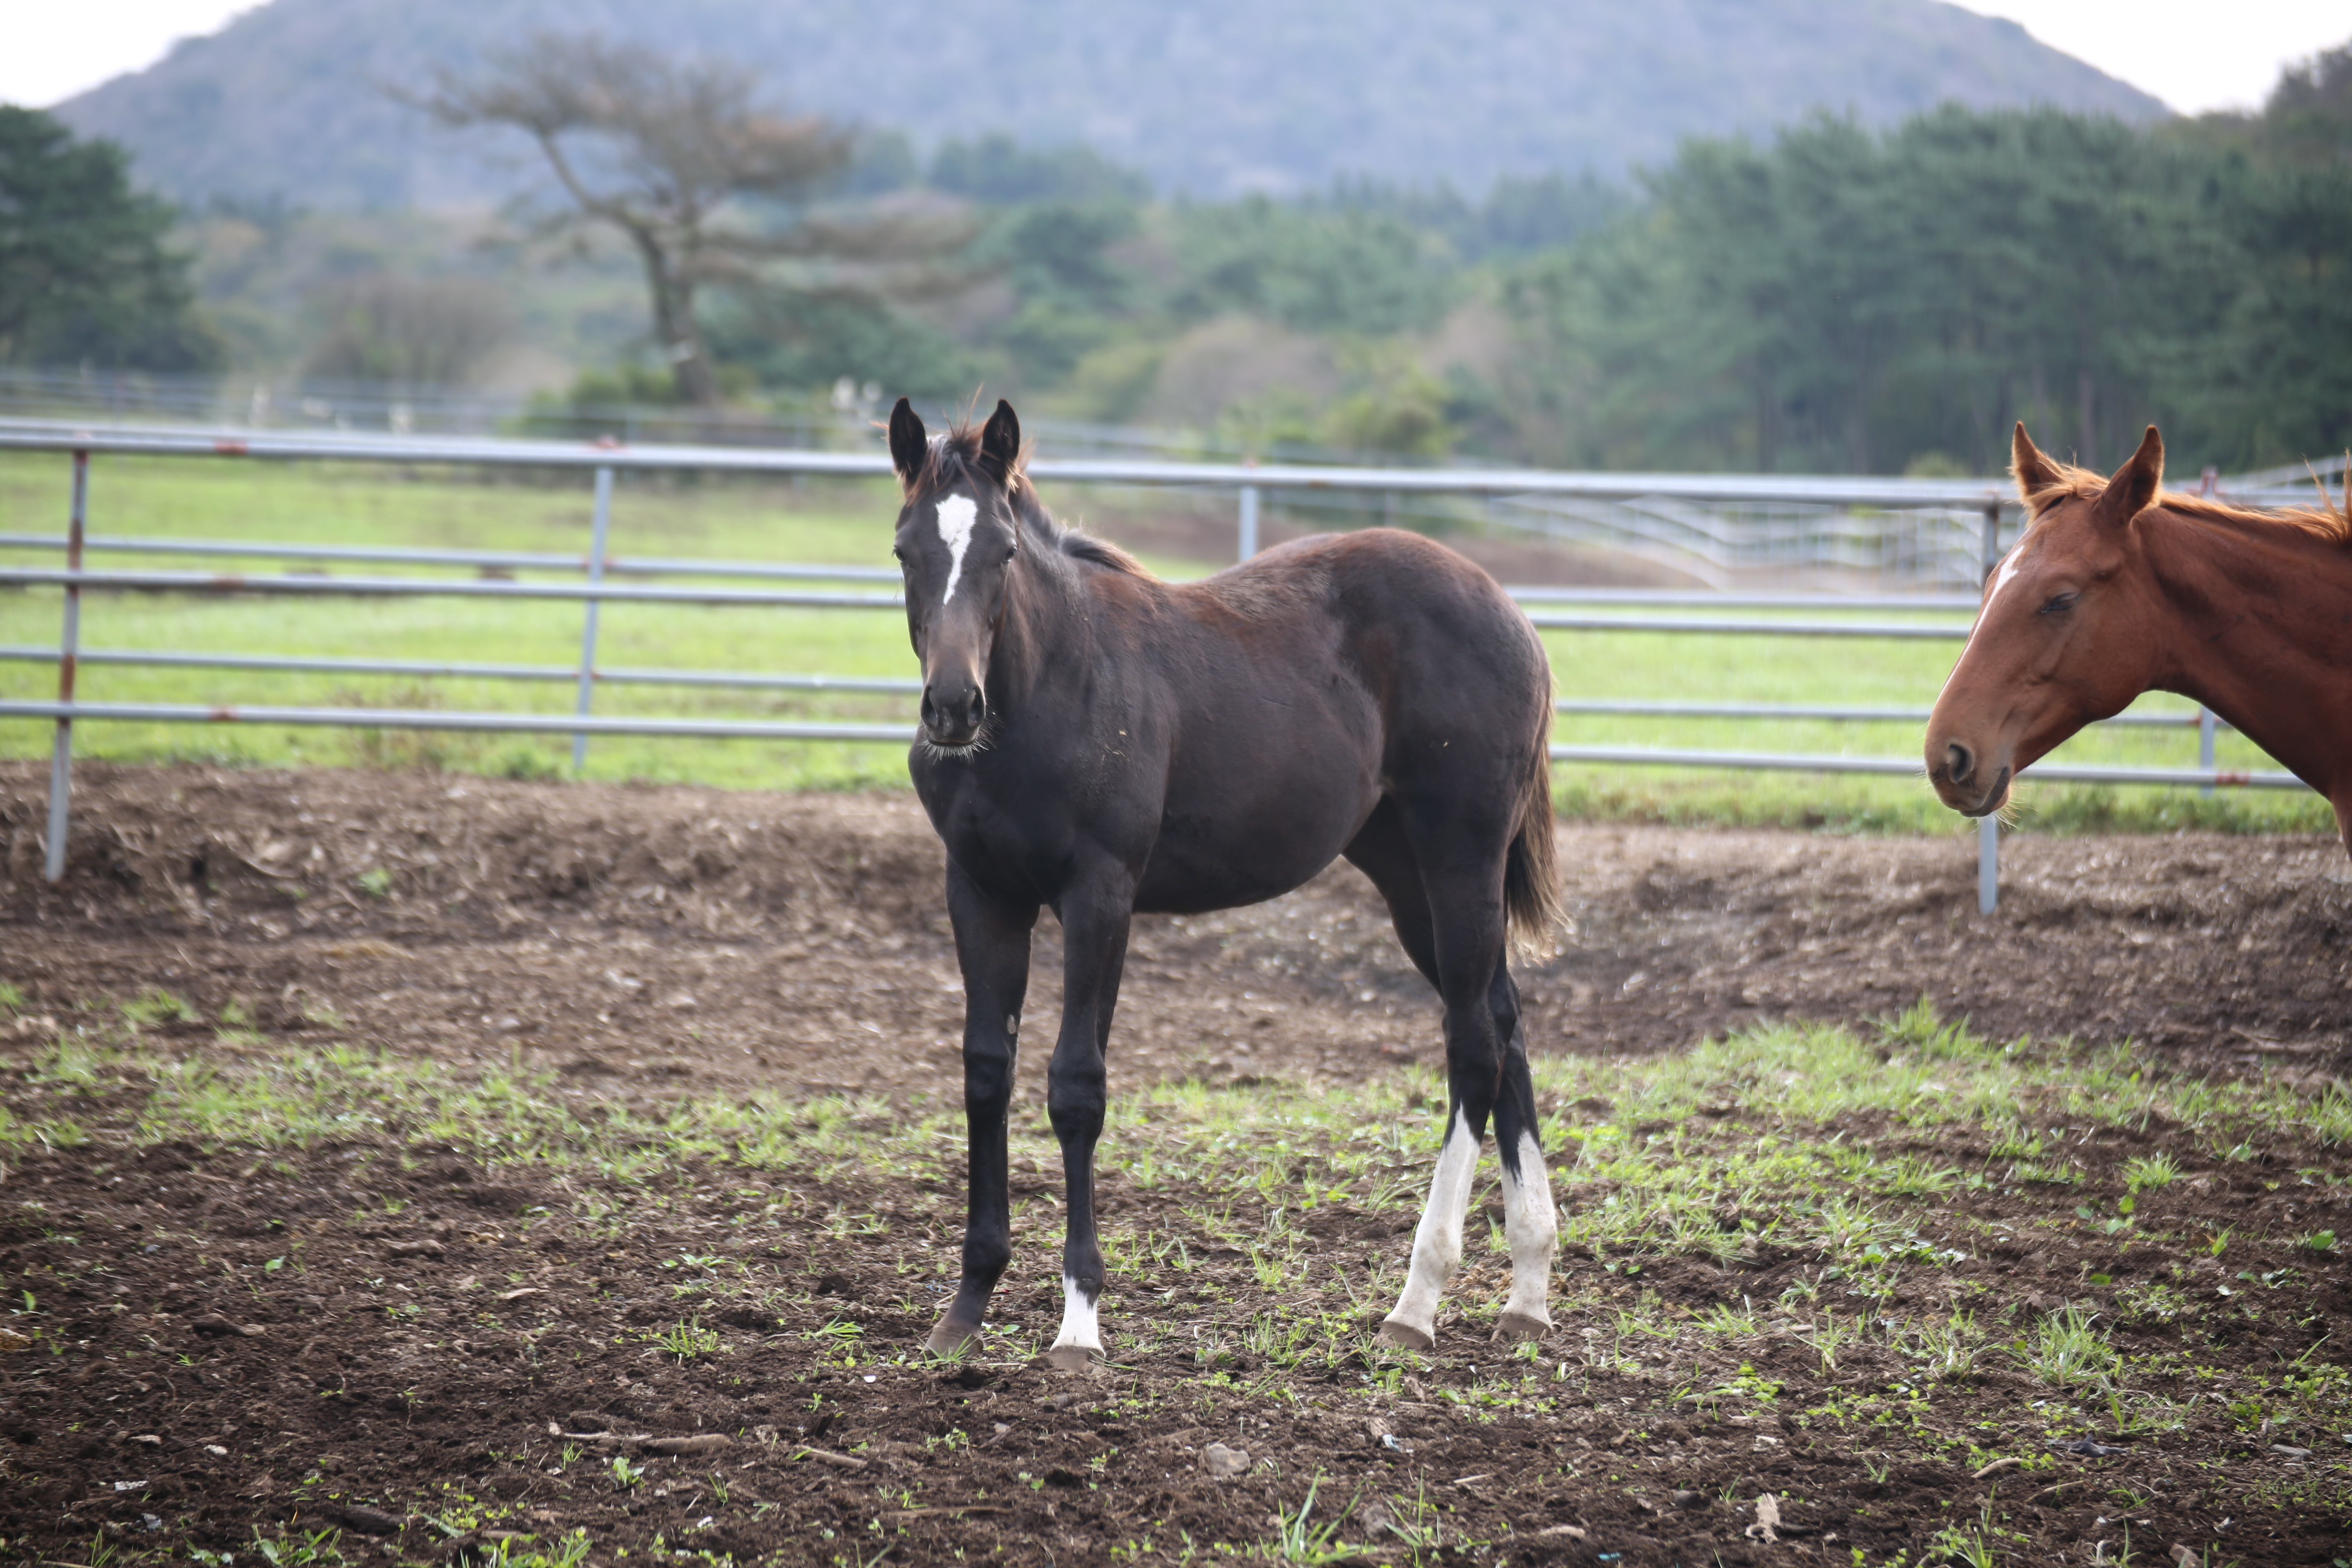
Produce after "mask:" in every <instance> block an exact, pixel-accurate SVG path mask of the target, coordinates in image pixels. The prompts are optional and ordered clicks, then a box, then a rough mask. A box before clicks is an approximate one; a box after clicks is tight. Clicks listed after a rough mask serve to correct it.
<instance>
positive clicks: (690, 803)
mask: <svg viewBox="0 0 2352 1568" xmlns="http://www.w3.org/2000/svg"><path fill="white" fill-rule="evenodd" d="M46 800H47V774H46V770H42V769H38V768H37V767H34V766H31V765H27V764H23V763H11V764H0V921H5V924H0V952H5V955H6V963H5V972H6V973H5V978H8V979H10V980H12V981H13V982H14V983H15V984H17V985H19V986H22V987H26V988H27V990H28V992H29V993H30V994H32V995H33V996H34V997H35V998H36V999H37V1000H39V999H42V998H49V999H54V1000H55V1001H56V1002H58V1004H59V1005H65V1004H67V1003H68V1002H69V1001H70V1000H72V999H76V998H84V997H90V996H109V995H110V996H131V995H135V994H139V993H140V992H142V991H144V990H146V989H149V988H157V989H161V990H164V991H169V992H172V993H173V994H179V995H182V996H184V997H186V998H188V999H189V1000H190V1001H192V1002H193V1003H194V1005H196V1006H197V1007H199V1008H200V1009H202V1010H204V1011H205V1012H206V1013H207V1014H217V1013H218V1011H219V1010H220V1009H221V1008H222V1007H224V1006H226V1005H229V1004H230V1003H232V1002H235V1003H239V1004H241V1005H244V1006H245V1007H246V1008H247V1010H248V1011H249V1012H252V1013H254V1014H255V1015H256V1016H257V1017H258V1018H259V1019H260V1021H261V1022H262V1023H263V1024H264V1026H268V1027H289V1028H295V1029H299V1028H300V1027H301V1026H302V1024H303V1015H304V1012H305V1010H306V1009H308V1010H311V1011H319V1010H322V1009H323V1010H328V1011H331V1012H332V1013H333V1014H335V1015H337V1016H340V1017H341V1018H342V1019H344V1020H346V1021H347V1022H348V1023H349V1024H350V1025H352V1026H353V1027H354V1028H355V1029H357V1030H359V1031H360V1032H362V1033H363V1034H365V1035H366V1036H368V1037H371V1038H377V1039H383V1040H387V1041H392V1042H395V1043H399V1044H403V1045H404V1046H409V1047H413V1048H415V1049H418V1050H425V1051H431V1052H433V1053H436V1054H437V1055H442V1056H446V1057H454V1058H490V1057H495V1058H498V1059H502V1060H503V1059H507V1058H511V1057H512V1056H513V1055H514V1054H515V1053H516V1052H517V1051H520V1054H521V1058H522V1059H523V1060H524V1061H525V1062H526V1063H528V1064H535V1065H541V1066H547V1067H553V1068H562V1069H564V1070H567V1071H570V1072H572V1073H575V1074H590V1075H599V1076H604V1075H609V1076H610V1078H611V1079H613V1081H614V1087H615V1088H619V1089H624V1090H627V1089H629V1088H630V1086H638V1087H643V1086H644V1085H646V1084H647V1083H648V1082H650V1081H653V1080H654V1079H666V1080H670V1081H673V1082H674V1081H676V1080H681V1079H691V1080H693V1081H696V1082H703V1083H710V1084H726V1083H744V1084H760V1085H766V1086H773V1087H784V1088H791V1089H799V1090H804V1091H819V1090H826V1089H865V1090H873V1091H877V1092H883V1093H888V1094H893V1095H908V1094H920V1095H926V1096H942V1095H944V1096H948V1097H950V1099H952V1098H953V1096H954V1095H955V1094H957V1093H959V1092H960V1089H961V1068H960V1066H959V1059H958V1054H957V1052H958V1040H959V1038H960V1033H961V1026H962V993H961V985H960V984H959V982H958V979H957V974H956V969H955V962H954V953H953V951H952V948H951V945H950V941H949V937H948V930H947V921H946V916H945V913H944V911H943V910H942V908H941V902H942V900H941V896H940V886H941V875H942V874H941V866H942V860H941V858H940V848H939V845H938V842H937V840H936V839H935V838H934V837H932V835H931V833H930V830H929V826H928V825H927V824H926V822H925V821H924V818H923V816H922V813H921V810H920V808H919V806H918V805H916V804H915V801H914V798H913V796H912V795H794V796H775V795H755V794H730V793H725V792H720V791H698V790H692V789H675V788H665V789H644V790H638V789H630V788H625V787H615V786H604V785H588V784H554V785H550V784H526V783H511V782H506V781H499V780H488V779H479V778H472V777H466V778H454V777H449V776H441V775H421V774H387V773H360V772H326V771H321V772H314V773H299V774H298V773H238V772H223V771H219V770H215V769H207V768H194V767H191V768H179V769H112V768H108V767H105V766H98V765H86V766H84V767H83V768H82V769H81V771H80V773H79V776H78V784H77V791H76V795H75V807H76V815H75V826H74V832H73V837H72V839H71V841H70V842H71V847H72V848H71V858H70V861H69V866H68V877H67V879H66V881H65V882H64V884H63V885H62V886H61V887H60V888H58V889H50V888H49V887H48V886H47V884H45V883H44V882H43V881H42V880H41V879H40V864H41V837H40V835H41V832H42V828H43V825H44V823H45V821H46ZM1560 832H1561V857H1560V858H1561V862H1562V865H1563V866H1564V868H1565V869H1566V876H1567V904H1568V908H1569V910H1570V914H1571V916H1572V917H1573V920H1574V922H1575V924H1574V930H1573V932H1572V933H1571V935H1570V938H1569V940H1568V942H1566V944H1565V945H1564V946H1563V947H1562V948H1561V950H1560V951H1559V953H1558V954H1557V955H1556V956H1554V957H1552V958H1551V959H1549V961H1547V962H1543V963H1534V964H1528V965H1523V966H1522V967H1521V969H1520V979H1521V987H1522V991H1523V994H1524V999H1525V1002H1526V1005H1527V1008H1528V1017H1529V1024H1528V1036H1529V1039H1530V1041H1531V1043H1532V1046H1533V1047H1534V1048H1535V1049H1536V1050H1537V1051H1538V1052H1543V1051H1578V1052H1596V1051H1603V1052H1612V1053H1622V1052H1651V1051H1662V1050H1673V1049H1676V1048H1679V1047H1685V1046H1687V1045H1689V1044H1691V1043H1692V1042H1693V1041H1695V1040H1696V1039H1697V1038H1699V1037H1702V1036H1704V1035H1706V1034H1709V1033H1712V1032H1718V1031H1721V1030H1723V1029H1726V1028H1729V1027H1732V1026H1738V1025H1741V1024H1746V1023H1750V1022H1753V1021H1756V1020H1758V1019H1759V1018H1765V1017H1773V1016H1801V1017H1811V1018H1868V1017H1874V1016H1880V1015H1884V1014H1888V1013H1893V1012H1896V1011H1899V1010H1901V1009H1902V1008H1903V1007H1905V1006H1906V1005H1909V1004H1911V1003H1913V1002H1915V1001H1916V1000H1917V999H1919V998H1920V997H1922V996H1927V997H1929V998H1932V999H1933V1000H1934V1001H1935V1003H1936V1004H1937V1007H1938V1008H1939V1009H1940V1010H1941V1011H1942V1012H1943V1013H1944V1014H1945V1016H1954V1017H1958V1016H1966V1017H1969V1018H1970V1019H1972V1020H1973V1021H1974V1022H1975V1025H1976V1026H1977V1027H1978V1028H1979V1030H1980V1031H1982V1032H1984V1033H1986V1034H1989V1035H1993V1036H1998V1037H2008V1036H2014V1035H2021V1034H2032V1035H2034V1036H2037V1037H2042V1038H2054V1037H2064V1036H2074V1037H2080V1038H2082V1039H2084V1040H2086V1041H2091V1042H2105V1041H2108V1040H2114V1039H2120V1038H2124V1037H2133V1038H2137V1039H2139V1040H2143V1041H2146V1042H2148V1043H2149V1044H2151V1045H2152V1046H2153V1047H2156V1048H2157V1049H2158V1050H2160V1051H2162V1052H2164V1053H2166V1054H2167V1055H2168V1057H2169V1058H2172V1059H2173V1060H2175V1061H2176V1062H2178V1063H2179V1064H2180V1065H2182V1066H2184V1067H2193V1068H2211V1069H2215V1070H2222V1071H2228V1070H2231V1069H2235V1068H2244V1067H2246V1066H2248V1065H2251V1064H2252V1063H2253V1062H2255V1061H2259V1060H2271V1061H2273V1062H2277V1063H2282V1064H2284V1065H2286V1066H2287V1067H2289V1068H2291V1069H2293V1070H2294V1071H2295V1072H2297V1073H2299V1074H2302V1075H2305V1076H2306V1077H2307V1078H2309V1079H2312V1080H2313V1081H2318V1080H2320V1079H2325V1078H2327V1077H2330V1076H2333V1075H2338V1074H2343V1073H2345V1072H2346V1071H2347V1068H2352V1005H2347V1002H2352V973H2347V963H2352V942H2347V936H2348V935H2352V863H2347V860H2346V858H2345V855H2344V852H2343V850H2342V848H2341V847H2340V846H2338V845H2337V844H2336V843H2335V842H2334V841H2333V840H2330V839H2322V838H2255V837H2215V836H2192V835H2181V836H2175V837H2147V838H2131V837H2104V838H2040V837H2015V838H2012V839H2011V840H2010V842H2009V843H2008V845H2007V846H2006V847H2005V848H2004V850H2003V862H2002V868H2003V882H2002V889H2001V906H2000V910H1999V912H1998V913H1996V914H1994V915H1993V916H1991V917H1990V918H1985V917H1981V916H1979V915H1978V914H1977V912H1976V902H1975V900H1976V890H1975V877H1976V869H1975V841H1974V837H1973V835H1972V834H1967V835H1962V834H1955V835H1954V836H1953V837H1948V838H1849V837H1825V836H1822V835H1818V834H1805V833H1797V832H1770V831H1759V832H1735V831H1692V830H1688V829H1677V828H1664V827H1647V826H1580V825H1575V824H1567V825H1563V826H1562V827H1561V830H1560ZM1059 963H1060V951H1059V942H1058V936H1057V933H1056V931H1055V927H1054V923H1053V921H1052V920H1051V918H1050V917H1048V918H1046V919H1045V920H1044V921H1041V922H1040V925H1039V938H1038V942H1037V945H1036V956H1035V963H1034V969H1033V973H1034V980H1033V984H1032V989H1031V996H1032V1014H1033V1016H1035V1013H1036V1008H1037V1007H1038V1006H1039V1005H1048V1006H1050V1005H1054V1004H1055V999H1056V998H1057V996H1058V994H1059V984H1058V974H1059ZM877 1046H879V1047H882V1048H877ZM1439 1055H1440V1046H1439V1039H1438V1035H1437V1020H1436V1010H1435V1006H1434V1003H1433V997H1432V995H1431V994H1430V992H1429V991H1428V988H1427V987H1426V986H1425V985H1424V984H1423V982H1422V981H1421V979H1420V977H1419V976H1418V975H1417V974H1415V973H1413V972H1412V969H1411V968H1410V967H1409V966H1408V965H1407V964H1406V963H1405V960H1404V957H1403V955H1402V952H1400V951H1399V949H1398V948H1397V945H1396V942H1395V940H1394V938H1393V937H1392V935H1391V933H1390V931H1389V929H1388V922H1387V918H1386V915H1385V913H1384V911H1383V910H1381V907H1380V903H1379V900H1378V899H1377V898H1376V897H1375V896H1374V894H1373V893H1372V891H1371V889H1370V884H1369V883H1368V882H1366V881H1365V880H1364V879H1362V878H1361V877H1360V875H1358V874H1357V873H1356V872H1355V870H1354V869H1353V868H1349V867H1348V866H1347V865H1345V864H1344V863H1341V864H1339V865H1338V866H1335V867H1334V868H1332V869H1331V870H1329V871H1328V872H1326V873H1325V874H1324V875H1323V876H1322V877H1320V878H1318V879H1316V880H1315V881H1314V882H1312V883H1310V884H1309V885H1308V886H1307V887H1306V888H1304V889H1300V890H1299V891H1298V892H1297V893H1295V894H1292V895H1291V896H1290V897H1288V898H1286V899H1281V900H1276V901H1275V902H1272V903H1268V904H1263V905H1259V906H1256V907H1255V908H1251V909H1246V910H1234V911H1231V912H1228V913H1223V914H1215V915H1205V916H1197V917H1168V916H1147V917H1143V918H1140V919H1139V920H1138V921H1137V922H1136V929H1135V935H1134V941H1133V951H1132V953H1131V956H1130V959H1129V964H1128V968H1127V979H1126V983H1125V985H1124V987H1123V989H1122V992H1121V995H1120V1001H1119V1010H1118V1026H1117V1032H1116V1033H1115V1034H1114V1036H1113V1044H1112V1068H1111V1070H1112V1073H1113V1076H1114V1079H1122V1080H1129V1081H1135V1080H1139V1079H1166V1078H1181V1077H1199V1076H1205V1077H1208V1078H1210V1079H1218V1078H1220V1077H1247V1076H1250V1075H1283V1076H1302V1075H1303V1076H1308V1077H1314V1078H1319V1079H1332V1080H1344V1079H1360V1078H1362V1077H1364V1076H1366V1075H1370V1074H1376V1073H1380V1072H1383V1071H1385V1070H1388V1069H1389V1068H1391V1067H1392V1066H1393V1065H1394V1064H1395V1063H1398V1062H1401V1061H1407V1060H1421V1061H1425V1062H1435V1061H1436V1060H1438V1059H1439ZM1027 1056H1028V1058H1030V1059H1029V1060H1028V1061H1027V1062H1026V1063H1025V1064H1024V1070H1025V1071H1028V1072H1030V1073H1032V1074H1033V1075H1035V1074H1042V1072H1043V1070H1044V1069H1043V1058H1044V1056H1045V1053H1044V1052H1042V1051H1033V1052H1030V1053H1027ZM649 1075H650V1076H649Z"/></svg>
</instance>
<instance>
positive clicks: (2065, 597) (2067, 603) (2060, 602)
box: [2042, 594, 2082, 616]
mask: <svg viewBox="0 0 2352 1568" xmlns="http://www.w3.org/2000/svg"><path fill="white" fill-rule="evenodd" d="M2081 597H2082V595H2080V594H2053V595H2050V597H2049V599H2048V601H2047V602H2045V603H2044V604H2043V605H2042V614H2043V615H2045V616H2063V615H2064V614H2065V613H2066V612H2067V611H2069V610H2071V609H2073V608H2074V601H2075V600H2076V599H2079V598H2081Z"/></svg>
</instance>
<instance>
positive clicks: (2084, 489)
mask: <svg viewBox="0 0 2352 1568" xmlns="http://www.w3.org/2000/svg"><path fill="white" fill-rule="evenodd" d="M2042 464H2043V466H2044V467H2045V468H2049V470H2050V471H2051V473H2052V474H2053V475H2054V476H2055V477H2054V478H2053V479H2052V481H2051V482H2050V483H2048V484H2046V485H2043V486H2042V487H2041V488H2040V489H2035V490H2032V491H2030V492H2028V493H2027V495H2026V497H2025V510H2026V515H2027V516H2028V517H2029V518H2030V519H2033V520H2039V519H2040V518H2041V516H2042V513H2044V512H2046V511H2048V510H2050V509H2051V508H2052V507H2053V506H2056V505H2057V504H2058V503H2059V502H2060V501H2063V500H2098V499H2099V497H2101V496H2102V495H2105V493H2106V489H2107V483H2108V479H2107V476H2106V475H2105V474H2102V473H2099V472H2097V471H2096V470H2095V469H2092V468H2076V467H2074V465H2073V464H2072V463H2061V462H2057V461H2055V460H2054V459H2052V458H2043V459H2042ZM2016 472H2017V470H2016V468H2015V466H2014V465H2011V468H2010V473H2011V476H2012V477H2014V476H2015V474H2016ZM2345 482H2346V484H2347V486H2352V470H2347V473H2346V476H2345ZM2148 504H2149V505H2150V506H2160V507H2162V508H2163V509H2164V510H2167V511H2169V512H2174V513H2177V514H2179V515H2180V516H2182V517H2188V518H2194V519H2195V520H2197V521H2200V522H2234V523H2247V524H2252V525H2254V526H2258V527H2267V528H2293V529H2299V530H2301V531H2303V532H2305V533H2307V534H2310V535H2311V536H2312V537H2314V538H2315V539H2319V540H2322V541H2324V542H2326V543H2329V544H2333V545H2335V546H2336V548H2337V549H2339V550H2352V490H2347V495H2346V498H2345V502H2344V504H2343V505H2342V506H2338V505H2337V504H2336V502H2335V501H2334V500H2332V499H2330V498H2329V496H2328V494H2327V486H2326V482H2325V481H2322V482H2321V483H2320V486H2319V504H2318V505H2317V506H2283V507H2277V508H2274V509H2271V510H2263V511H2256V510H2253V509H2252V508H2251V507H2242V506H2231V504H2230V503H2229V502H2227V501H2220V500H2213V499H2212V498H2211V497H2210V496H2192V495H2189V494H2186V493H2184V492H2183V491H2180V490H2165V491H2163V492H2162V493H2161V494H2159V495H2158V497H2157V498H2156V499H2155V500H2152V501H2150V502H2149V503H2148Z"/></svg>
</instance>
